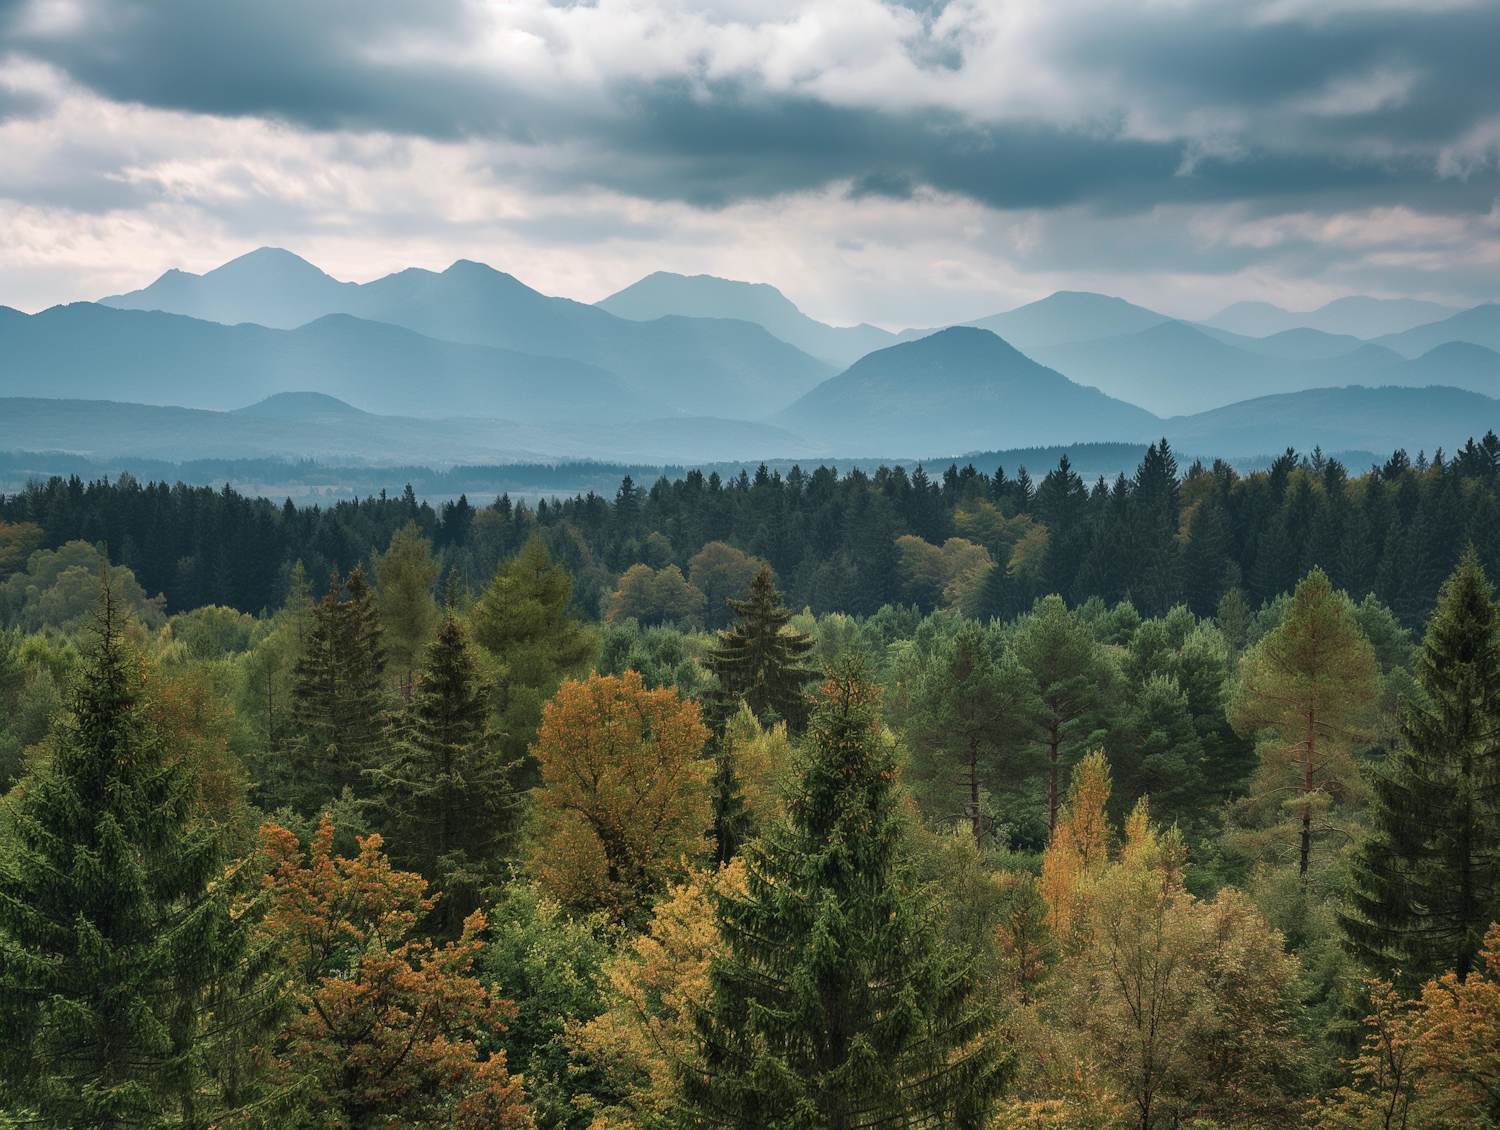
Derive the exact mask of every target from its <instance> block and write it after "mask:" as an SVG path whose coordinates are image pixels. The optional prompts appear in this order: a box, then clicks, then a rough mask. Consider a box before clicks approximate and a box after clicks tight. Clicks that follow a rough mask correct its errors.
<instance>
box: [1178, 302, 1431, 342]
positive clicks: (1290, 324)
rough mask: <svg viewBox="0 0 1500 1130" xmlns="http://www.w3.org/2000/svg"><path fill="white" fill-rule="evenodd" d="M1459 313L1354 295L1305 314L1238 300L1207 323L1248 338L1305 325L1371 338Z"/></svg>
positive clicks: (1324, 330) (1334, 332) (1424, 304)
mask: <svg viewBox="0 0 1500 1130" xmlns="http://www.w3.org/2000/svg"><path fill="white" fill-rule="evenodd" d="M1457 312H1458V308H1457V307H1454V306H1443V305H1441V304H1440V303H1437V302H1423V301H1420V300H1419V299H1415V298H1366V297H1365V296H1363V295H1352V296H1350V297H1348V298H1336V299H1334V300H1333V301H1332V302H1329V303H1327V304H1326V305H1324V306H1319V307H1318V308H1317V309H1316V310H1307V311H1303V312H1301V313H1293V312H1292V311H1290V310H1283V309H1282V308H1281V307H1280V306H1273V305H1272V304H1271V303H1269V302H1236V303H1235V304H1234V305H1232V306H1226V307H1225V308H1224V309H1222V310H1220V311H1219V312H1218V313H1217V314H1215V315H1214V316H1213V317H1212V318H1209V319H1207V321H1206V322H1205V323H1204V324H1205V325H1209V326H1213V327H1215V328H1216V329H1221V330H1229V331H1231V332H1233V333H1237V334H1243V335H1245V336H1246V337H1269V336H1270V335H1271V334H1275V333H1281V332H1282V331H1284V330H1292V329H1297V328H1299V327H1301V328H1306V329H1311V330H1322V331H1323V332H1324V333H1330V334H1349V335H1350V336H1352V337H1357V338H1365V339H1368V338H1372V337H1379V336H1380V335H1381V334H1390V333H1400V332H1401V331H1402V330H1409V329H1411V328H1412V327H1413V326H1420V325H1423V324H1425V323H1427V322H1436V321H1439V320H1441V319H1443V318H1447V317H1449V316H1450V315H1453V314H1456V313H1457Z"/></svg>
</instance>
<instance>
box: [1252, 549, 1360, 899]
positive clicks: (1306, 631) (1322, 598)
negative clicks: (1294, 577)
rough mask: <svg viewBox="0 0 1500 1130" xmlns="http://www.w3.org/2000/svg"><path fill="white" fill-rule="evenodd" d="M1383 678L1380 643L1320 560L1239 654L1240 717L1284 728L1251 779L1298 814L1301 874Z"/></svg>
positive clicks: (1343, 785)
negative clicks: (1269, 627)
mask: <svg viewBox="0 0 1500 1130" xmlns="http://www.w3.org/2000/svg"><path fill="white" fill-rule="evenodd" d="M1378 685H1379V669H1378V667H1377V666H1376V663H1375V651H1374V648H1372V647H1371V646H1370V641H1369V640H1367V639H1365V637H1364V635H1363V633H1361V632H1360V630H1359V625H1358V623H1356V622H1355V619H1354V614H1353V610H1352V609H1351V607H1350V604H1349V599H1348V597H1346V596H1345V595H1344V594H1343V593H1340V592H1335V591H1334V588H1333V586H1332V585H1331V584H1330V583H1329V581H1328V576H1327V574H1325V573H1324V572H1323V570H1321V569H1314V570H1313V571H1312V572H1311V573H1309V574H1308V575H1307V576H1306V577H1305V578H1303V580H1302V581H1301V583H1300V584H1298V585H1297V591H1296V592H1295V593H1294V594H1293V595H1292V599H1291V602H1290V603H1289V604H1288V605H1287V608H1286V612H1285V614H1284V615H1283V617H1282V619H1281V623H1280V624H1279V625H1278V626H1277V627H1276V628H1275V629H1274V630H1273V631H1271V632H1270V633H1268V634H1267V635H1266V636H1265V637H1264V638H1263V639H1262V640H1261V641H1260V642H1259V643H1258V644H1256V645H1255V647H1254V648H1252V649H1251V650H1250V652H1249V653H1248V654H1247V655H1246V656H1245V657H1244V658H1243V659H1242V660H1241V676H1240V689H1239V699H1238V702H1237V704H1236V707H1235V713H1234V721H1235V726H1236V728H1237V729H1239V730H1240V731H1241V732H1255V731H1259V730H1263V729H1274V730H1275V731H1276V733H1277V735H1278V738H1279V740H1277V741H1274V742H1272V743H1270V744H1269V745H1267V746H1264V747H1263V756H1262V763H1261V770H1260V773H1259V775H1258V779H1257V782H1256V784H1255V786H1254V788H1255V793H1256V797H1257V798H1258V799H1260V800H1261V801H1270V800H1282V801H1283V804H1282V806H1281V807H1282V808H1283V810H1286V811H1289V812H1290V813H1291V814H1292V816H1293V817H1294V819H1295V820H1296V823H1297V827H1298V836H1299V841H1300V842H1299V847H1298V864H1297V873H1298V874H1299V875H1301V876H1302V877H1303V878H1304V879H1305V878H1306V877H1307V870H1308V866H1309V862H1310V860H1311V858H1312V840H1313V817H1314V816H1315V815H1318V814H1319V813H1322V812H1325V811H1327V810H1328V807H1329V806H1330V805H1331V804H1332V802H1333V800H1334V799H1336V798H1337V796H1338V795H1339V794H1340V793H1342V792H1343V791H1345V790H1346V789H1347V788H1348V786H1349V784H1350V782H1352V781H1353V780H1354V779H1355V777H1356V775H1357V773H1358V770H1357V768H1356V767H1355V765H1354V763H1353V761H1352V759H1351V758H1350V756H1349V745H1350V742H1351V741H1353V740H1354V739H1355V738H1357V737H1358V736H1359V735H1360V734H1361V733H1362V729H1361V727H1362V724H1363V722H1364V721H1365V720H1366V719H1367V718H1368V716H1369V713H1370V710H1371V708H1372V707H1373V705H1374V702H1375V694H1376V690H1377V687H1378ZM1288 802H1289V803H1288Z"/></svg>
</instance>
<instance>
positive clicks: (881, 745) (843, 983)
mask: <svg viewBox="0 0 1500 1130" xmlns="http://www.w3.org/2000/svg"><path fill="white" fill-rule="evenodd" d="M810 747H811V750H810V754H809V759H808V761H807V764H806V766H805V769H804V772H803V775H802V780H801V783H800V786H799V787H798V788H797V790H796V791H795V792H794V794H793V795H792V796H791V797H790V798H789V814H788V816H787V817H786V818H785V819H784V820H781V821H778V822H777V823H776V824H775V825H774V826H773V827H772V828H771V830H770V831H769V832H768V834H767V835H766V836H765V837H764V838H763V839H760V840H757V841H754V842H753V843H752V844H750V845H749V846H748V847H747V849H746V857H747V860H748V864H749V866H748V883H747V888H746V891H745V893H744V894H743V895H739V894H735V893H733V892H728V891H726V892H723V893H721V894H720V895H719V896H718V900H717V915H718V922H719V929H720V932H721V934H722V936H723V938H724V941H725V944H726V946H727V948H728V954H727V956H723V957H720V958H717V959H715V960H714V962H713V964H712V966H711V979H712V984H713V989H714V992H713V995H712V998H711V1000H710V1003H709V1004H708V1005H707V1007H706V1010H705V1012H704V1013H703V1014H702V1015H701V1016H700V1018H699V1022H698V1031H699V1039H700V1042H701V1052H702V1062H701V1064H700V1065H698V1066H696V1067H694V1068H692V1069H691V1070H689V1071H688V1072H687V1074H686V1076H685V1079H684V1088H685V1094H686V1098H687V1100H688V1103H689V1105H690V1109H691V1111H692V1112H693V1113H692V1119H691V1120H692V1121H693V1122H694V1123H695V1124H698V1125H713V1126H729V1127H735V1128H744V1130H784V1128H791V1127H798V1128H802V1127H828V1128H830V1130H853V1128H856V1127H873V1126H880V1125H899V1126H907V1127H921V1126H936V1125H939V1124H952V1125H957V1126H960V1127H967V1126H979V1125H982V1124H983V1123H984V1121H985V1119H986V1116H987V1114H988V1110H989V1104H990V1100H991V1099H992V1098H993V1097H994V1096H995V1094H996V1093H997V1092H998V1090H999V1089H1000V1087H1001V1086H1002V1084H1003V1083H1004V1081H1005V1068H1004V1066H1003V1064H1004V1060H1003V1058H1002V1057H1001V1056H1000V1055H999V1054H998V1050H997V1048H996V1047H995V1046H994V1045H993V1044H990V1043H989V1042H987V1041H986V1040H984V1039H983V1038H982V1034H983V1033H984V1032H985V1031H986V1030H987V1028H988V1026H989V1022H990V1017H989V1016H988V1015H987V1014H986V1012H985V1010H984V1009H983V1008H982V1007H981V1006H980V1005H979V1004H978V1003H977V1002H976V1000H975V998H974V995H973V987H974V984H973V980H972V978H971V975H970V970H969V968H968V966H967V964H966V963H965V962H964V961H961V960H960V959H958V958H957V957H956V956H955V955H954V954H953V953H951V952H950V951H948V950H946V949H945V948H944V947H943V946H942V944H941V942H940V940H939V933H938V926H937V924H936V921H935V918H934V913H933V907H932V906H931V904H930V903H929V902H928V900H927V898H926V896H925V895H924V894H922V893H919V891H918V890H917V889H916V886H917V885H916V883H915V882H914V879H913V875H912V874H911V871H910V869H909V866H908V865H907V863H906V862H905V860H904V858H903V855H902V849H903V838H904V837H903V814H902V808H903V804H902V801H901V798H900V796H899V794H898V793H897V791H896V786H895V781H894V778H895V768H896V766H895V759H894V756H893V751H892V748H891V745H890V743H889V742H888V741H887V740H886V739H885V738H884V737H883V735H882V729H881V724H880V718H879V706H878V701H877V694H876V691H875V688H874V686H873V684H872V682H871V680H870V679H869V677H868V675H867V674H866V673H865V671H864V670H863V668H862V667H861V666H860V664H859V663H858V661H853V660H846V661H845V663H844V666H843V667H842V668H841V669H840V670H839V672H838V673H837V674H835V675H834V676H833V677H832V678H831V679H830V681H829V683H828V685H827V686H826V687H825V688H824V699H823V702H822V704H821V705H820V706H819V708H818V710H817V712H816V715H815V716H814V719H813V724H812V729H811V735H810Z"/></svg>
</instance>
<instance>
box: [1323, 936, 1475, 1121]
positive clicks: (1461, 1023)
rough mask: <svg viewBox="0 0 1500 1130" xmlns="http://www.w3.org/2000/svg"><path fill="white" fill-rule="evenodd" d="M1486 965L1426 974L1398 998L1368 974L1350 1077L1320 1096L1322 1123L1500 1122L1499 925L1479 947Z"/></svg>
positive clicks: (1391, 990) (1393, 991)
mask: <svg viewBox="0 0 1500 1130" xmlns="http://www.w3.org/2000/svg"><path fill="white" fill-rule="evenodd" d="M1481 956H1482V958H1483V962H1484V965H1485V967H1486V970H1487V972H1484V973H1480V972H1471V973H1470V974H1469V975H1468V976H1467V977H1466V978H1464V979H1463V980H1462V981H1460V980H1459V979H1458V975H1457V974H1456V973H1452V972H1449V973H1446V974H1444V975H1443V976H1442V977H1440V978H1438V979H1436V980H1433V981H1429V982H1427V984H1426V985H1424V986H1423V988H1422V995H1421V997H1419V998H1418V999H1416V1000H1414V1001H1403V1000H1402V999H1401V998H1400V996H1399V995H1398V994H1397V993H1396V991H1395V990H1394V989H1393V988H1392V987H1391V986H1390V985H1389V984H1386V983H1384V982H1381V981H1372V982H1370V987H1371V993H1370V1000H1371V1005H1372V1007H1373V1012H1372V1013H1371V1014H1370V1016H1369V1017H1368V1018H1367V1019H1366V1021H1365V1026H1366V1038H1365V1043H1364V1047H1363V1049H1362V1051H1361V1053H1360V1055H1359V1058H1357V1059H1356V1060H1355V1061H1354V1064H1353V1068H1354V1070H1353V1075H1354V1082H1353V1084H1351V1085H1350V1086H1347V1087H1344V1088H1342V1089H1341V1090H1339V1091H1338V1093H1337V1094H1335V1095H1333V1096H1332V1097H1331V1098H1329V1099H1328V1100H1327V1101H1325V1102H1323V1103H1321V1104H1319V1107H1318V1110H1317V1115H1316V1117H1315V1121H1316V1123H1317V1125H1318V1126H1319V1127H1322V1128H1323V1130H1365V1128H1367V1127H1368V1128H1372V1130H1373V1128H1376V1127H1379V1128H1381V1130H1385V1128H1388V1127H1401V1128H1403V1130H1448V1128H1449V1127H1457V1126H1475V1127H1480V1126H1496V1125H1500V925H1493V926H1491V927H1490V931H1489V934H1488V935H1487V936H1486V937H1485V945H1484V951H1483V954H1482V955H1481Z"/></svg>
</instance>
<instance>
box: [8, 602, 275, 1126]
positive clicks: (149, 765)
mask: <svg viewBox="0 0 1500 1130" xmlns="http://www.w3.org/2000/svg"><path fill="white" fill-rule="evenodd" d="M123 620H124V617H123V616H122V614H121V609H120V607H119V606H118V605H117V604H116V603H115V600H114V597H113V596H112V594H111V593H110V590H109V585H108V579H107V578H106V581H105V585H104V589H103V592H102V594H101V597H100V602H99V608H98V612H97V617H96V625H95V628H96V632H97V641H96V643H95V646H94V650H93V653H92V655H91V656H90V657H89V658H88V660H87V662H86V663H85V665H84V667H83V669H82V670H81V671H80V673H79V676H78V678H77V680H76V682H75V684H74V686H73V691H72V702H71V708H72V709H71V714H70V716H68V717H67V718H66V719H65V720H63V721H60V722H59V723H58V724H57V725H56V728H55V729H54V731H53V733H52V735H51V737H50V738H49V745H50V754H51V756H50V757H49V758H47V759H46V760H45V761H44V762H43V763H41V764H40V765H39V767H38V768H37V770H36V772H35V773H34V775H33V776H31V777H30V778H28V779H27V780H25V781H24V782H23V783H22V784H21V785H20V786H19V787H18V788H17V790H16V791H15V792H13V793H12V794H11V797H10V806H9V811H8V813H7V816H8V819H7V823H6V838H5V843H4V844H3V846H0V939H3V942H0V1109H6V1110H10V1111H17V1112H19V1111H26V1112H28V1116H27V1121H28V1122H29V1123H30V1124H32V1125H41V1126H45V1127H57V1128H59V1130H64V1128H65V1130H87V1128H94V1127H99V1128H104V1127H128V1126H157V1125H166V1124H174V1125H184V1126H202V1125H206V1124H207V1123H208V1121H209V1119H210V1118H211V1117H213V1115H214V1114H215V1113H216V1110H215V1108H216V1107H222V1105H223V1104H224V1102H225V1101H226V1100H227V1101H230V1102H232V1101H233V1096H232V1095H226V1093H225V1092H224V1090H223V1088H222V1087H221V1086H215V1085H214V1082H213V1080H212V1079H211V1078H210V1077H209V1072H208V1071H207V1070H206V1068H207V1067H208V1066H209V1065H210V1063H211V1062H212V1060H213V1055H214V1051H215V1045H216V1044H220V1043H222V1042H223V1041H226V1040H228V1039H229V1038H230V1037H231V1036H232V1034H233V1030H234V1029H236V1028H238V1027H239V1026H240V1025H243V1024H247V1023H249V1022H250V1021H251V1020H252V1019H253V1018H254V1017H256V1015H257V1014H263V1013H264V1009H263V1008H256V1007H245V1004H246V1001H247V999H248V997H249V996H250V995H251V994H253V993H255V992H256V991H257V988H256V986H257V981H256V977H255V973H256V970H257V967H258V964H259V958H258V957H257V955H256V953H255V951H254V948H253V947H252V946H251V944H250V942H249V939H248V935H247V928H248V922H249V919H248V917H247V916H243V915H235V914H232V913H231V905H230V902H231V897H232V896H233V895H234V894H235V893H236V890H235V885H234V884H233V883H231V882H226V881H225V879H224V873H223V871H222V870H221V868H220V864H221V843H220V841H219V838H218V836H217V834H216V833H215V831H214V830H213V829H212V828H211V827H209V826H207V825H206V824H204V823H203V822H195V821H194V820H193V818H192V803H191V800H192V792H191V788H190V784H191V782H190V780H189V777H188V773H187V770H186V768H185V766H184V765H183V764H182V763H181V762H179V761H178V760H177V759H175V758H173V757H171V756H170V752H171V751H170V750H168V749H166V748H165V743H164V742H163V741H162V735H161V734H160V733H158V732H156V730H155V729H154V727H153V726H152V724H151V721H150V715H151V711H150V709H149V702H148V699H147V698H146V695H145V690H144V687H143V681H142V675H141V671H140V661H139V658H138V657H137V656H136V655H135V654H133V652H132V650H131V648H130V647H129V645H128V644H127V642H126V640H125V637H124V634H123V630H124V626H125V625H124V623H123ZM210 1012H211V1013H212V1014H213V1016H214V1018H215V1019H214V1023H213V1024H212V1025H210V1024H208V1018H209V1014H210Z"/></svg>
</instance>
